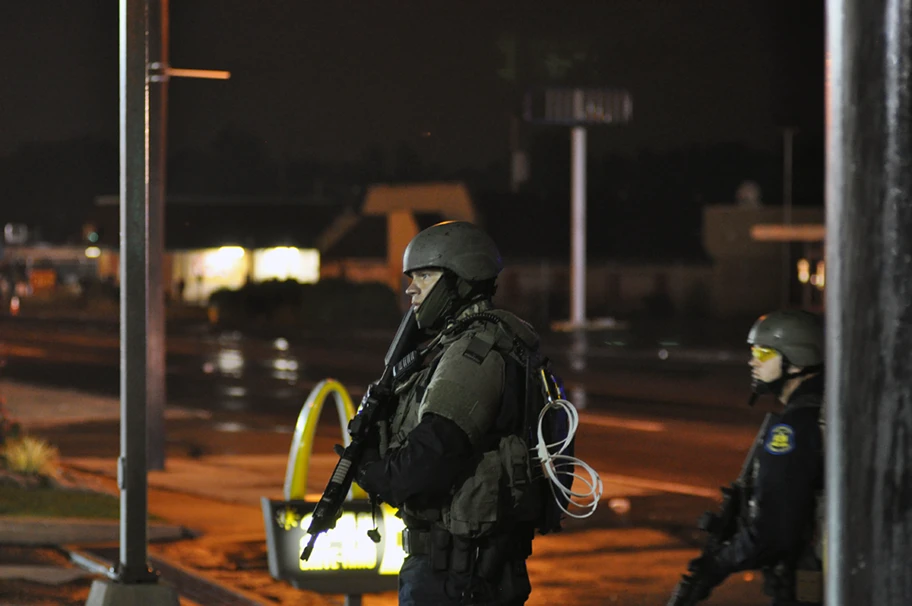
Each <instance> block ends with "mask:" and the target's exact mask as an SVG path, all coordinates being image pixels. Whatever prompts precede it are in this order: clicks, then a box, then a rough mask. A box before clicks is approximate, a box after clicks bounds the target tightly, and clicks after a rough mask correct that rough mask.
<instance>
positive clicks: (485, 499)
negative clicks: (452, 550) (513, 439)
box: [443, 450, 503, 539]
mask: <svg viewBox="0 0 912 606" xmlns="http://www.w3.org/2000/svg"><path fill="white" fill-rule="evenodd" d="M502 479H503V466H502V465H501V462H500V454H499V451H497V450H490V451H488V452H486V453H484V456H483V457H482V459H481V461H480V462H479V463H478V466H477V467H476V468H475V473H474V474H473V475H472V476H471V477H469V478H468V479H467V480H466V481H465V482H463V484H462V485H461V486H460V487H459V489H458V490H456V493H455V494H454V495H453V500H452V502H451V503H450V507H449V511H446V512H444V514H443V524H444V526H445V527H446V529H447V530H449V531H450V532H451V533H452V534H453V535H455V536H457V537H463V538H467V539H476V538H478V537H483V536H487V535H489V534H491V532H492V531H493V530H494V527H495V526H496V525H497V521H498V513H499V511H500V487H501V482H502Z"/></svg>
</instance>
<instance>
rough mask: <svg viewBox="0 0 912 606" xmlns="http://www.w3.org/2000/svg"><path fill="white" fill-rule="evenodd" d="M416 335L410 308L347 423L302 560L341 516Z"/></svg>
mask: <svg viewBox="0 0 912 606" xmlns="http://www.w3.org/2000/svg"><path fill="white" fill-rule="evenodd" d="M417 335H418V325H417V323H416V322H415V310H414V308H411V307H409V310H408V311H407V312H406V313H405V315H404V316H403V317H402V322H400V324H399V329H398V330H397V331H396V336H395V337H393V341H392V343H391V344H390V348H389V350H388V351H387V353H386V356H385V357H384V364H385V366H384V369H383V374H381V375H380V379H379V380H378V381H377V382H376V383H372V384H371V385H370V386H368V388H367V391H366V392H365V394H364V397H363V398H362V399H361V405H360V406H359V407H358V412H357V414H356V415H355V417H354V418H353V419H352V420H351V421H350V422H349V424H348V433H349V435H350V436H351V442H349V444H348V446H346V447H345V450H344V451H343V452H342V455H341V456H340V457H339V462H338V463H336V467H335V469H333V473H332V476H330V479H329V482H328V483H327V485H326V488H325V489H324V491H323V495H322V496H321V497H320V501H319V502H318V503H317V506H316V507H315V508H314V512H313V516H312V517H311V521H310V527H309V528H308V529H307V534H308V535H310V538H309V539H308V541H307V546H306V547H305V548H304V551H303V552H302V553H301V559H302V560H307V559H308V558H310V554H311V553H312V552H313V548H314V545H315V544H316V541H317V538H318V537H319V536H320V535H321V534H323V533H324V532H326V531H328V530H331V529H332V528H334V527H335V525H336V521H337V520H338V519H339V516H340V515H341V514H342V503H343V502H344V501H345V497H346V496H347V495H348V492H349V490H351V485H352V482H353V481H354V478H355V471H356V470H357V469H358V464H359V463H360V462H361V457H362V456H363V454H364V450H365V445H366V443H367V440H368V439H369V436H370V432H371V429H372V428H373V427H374V426H375V425H376V423H377V422H378V421H380V420H383V419H385V418H386V417H387V416H389V414H390V412H391V411H390V410H388V409H389V403H390V400H391V397H390V388H391V386H392V383H393V378H394V376H393V368H394V367H395V366H396V364H397V363H398V362H399V361H400V360H402V359H403V358H404V357H405V356H406V354H408V353H409V352H410V351H411V350H412V348H413V347H414V346H415V344H416V343H415V342H416V337H417Z"/></svg>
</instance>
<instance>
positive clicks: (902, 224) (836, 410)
mask: <svg viewBox="0 0 912 606" xmlns="http://www.w3.org/2000/svg"><path fill="white" fill-rule="evenodd" d="M827 11H828V14H827V21H828V24H827V25H828V27H827V37H828V40H827V47H828V51H829V60H830V68H831V69H830V78H829V85H828V86H829V90H828V95H827V98H828V99H829V107H830V110H829V113H828V116H827V124H828V131H827V208H826V211H827V212H826V216H827V229H826V257H827V258H826V261H827V266H826V270H827V293H826V303H827V364H828V368H827V407H828V410H827V433H826V451H827V452H826V456H827V470H826V474H827V478H826V486H827V498H826V503H827V520H826V529H827V554H826V555H827V567H828V568H827V573H828V574H827V575H826V597H825V602H826V604H827V605H828V606H849V605H851V606H854V605H856V604H877V606H906V605H908V604H912V576H910V575H909V574H907V571H908V566H909V562H910V561H912V447H910V436H912V405H910V404H912V373H910V370H909V369H910V368H912V313H910V300H912V123H910V121H912V119H910V117H912V90H910V75H912V35H910V31H912V5H910V4H909V3H908V2H901V1H900V0H828V4H827Z"/></svg>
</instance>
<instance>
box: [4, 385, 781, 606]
mask: <svg viewBox="0 0 912 606" xmlns="http://www.w3.org/2000/svg"><path fill="white" fill-rule="evenodd" d="M0 390H2V393H4V394H5V395H6V397H7V400H8V406H9V407H10V409H11V412H12V413H13V416H16V417H18V418H20V419H21V420H22V421H23V423H24V425H25V426H26V428H27V429H29V430H30V431H31V432H32V433H35V434H36V435H39V436H40V435H41V433H42V432H43V431H50V430H51V429H52V428H53V426H54V425H55V424H59V423H63V424H65V426H66V427H71V428H73V430H74V431H78V427H79V426H78V423H79V422H80V421H88V420H97V419H98V418H99V417H104V418H110V417H111V415H114V416H115V417H116V411H117V410H118V402H117V399H116V398H111V397H106V396H97V395H87V394H80V393H78V392H73V391H71V390H61V389H52V388H46V387H36V386H34V385H25V384H20V383H16V384H14V383H11V382H2V383H0ZM63 413H65V414H63ZM169 414H171V415H177V416H179V417H180V416H182V415H186V416H191V417H192V416H193V415H194V414H197V413H195V412H194V411H182V410H173V411H171V412H170V413H169ZM58 415H59V416H58ZM55 419H56V420H55ZM58 429H59V428H58ZM327 445H328V442H326V441H325V440H324V441H323V442H321V443H319V444H318V448H317V450H316V454H315V455H314V457H313V459H312V463H313V465H312V468H311V473H310V475H309V478H308V489H309V492H310V493H312V494H318V493H319V491H320V490H321V489H322V487H323V485H324V483H325V480H326V477H327V476H328V474H329V473H330V470H331V468H332V465H333V464H334V459H333V457H332V455H329V454H326V453H327V452H328V448H327ZM286 463H287V457H285V456H284V455H276V454H265V455H264V454H258V455H251V454H244V453H238V454H232V455H224V454H223V455H204V456H198V457H190V456H177V457H169V459H168V462H167V466H166V469H165V470H164V471H152V472H150V473H149V476H148V481H149V487H150V489H149V511H150V514H151V515H153V516H155V517H156V518H157V519H159V520H162V521H164V523H163V525H162V526H161V527H162V528H169V529H171V532H172V536H155V537H154V538H155V539H156V540H155V541H154V542H152V543H151V545H150V548H149V551H150V554H151V555H153V556H154V557H156V558H159V559H160V561H164V562H169V563H173V564H174V565H176V566H179V567H180V568H181V569H182V570H184V571H186V572H187V573H188V574H192V575H197V576H199V577H200V578H202V579H205V580H207V581H210V582H213V583H217V584H219V585H221V586H224V587H226V588H229V589H231V590H232V591H234V592H236V593H237V594H239V595H243V596H245V597H247V598H248V599H249V600H250V602H251V603H263V604H305V605H310V604H313V605H318V604H319V605H323V604H326V605H328V604H342V603H343V599H344V598H343V596H324V595H319V594H315V593H312V592H307V591H302V590H298V589H294V588H292V587H290V586H289V585H287V584H286V583H283V582H279V581H276V580H274V579H272V578H271V577H269V574H268V569H267V567H266V561H265V560H266V557H265V537H264V529H263V515H262V512H261V509H260V505H259V499H260V497H262V496H268V497H279V496H281V492H282V483H283V481H284V475H285V466H286ZM62 464H63V466H65V467H66V468H68V469H69V470H70V472H71V473H72V474H75V475H77V476H80V477H83V478H85V479H86V480H87V481H88V482H90V483H92V485H93V486H95V487H96V488H97V489H99V490H106V491H108V492H110V493H112V494H117V487H116V461H115V458H114V457H104V456H80V457H66V458H64V459H63V460H62ZM712 504H713V503H712V501H711V500H710V499H708V498H706V497H700V496H695V495H689V496H686V495H681V494H676V493H674V492H668V491H664V490H661V489H658V488H656V485H655V484H649V485H647V486H646V487H644V486H643V485H642V484H637V483H635V482H631V481H630V479H629V478H625V477H623V476H618V477H614V476H612V478H611V481H609V482H606V485H605V494H604V496H603V502H602V504H601V507H600V509H599V511H598V512H597V513H596V515H595V516H593V518H591V519H590V520H586V521H583V522H578V521H571V522H570V523H568V525H567V526H568V528H567V530H566V531H565V532H563V533H559V534H556V535H550V536H545V537H539V538H537V539H536V541H535V553H534V555H533V557H532V558H531V559H530V561H529V570H530V574H531V576H532V580H533V586H534V590H533V595H532V597H531V598H530V600H529V604H530V605H532V606H539V605H545V604H549V605H550V604H575V605H580V606H590V605H591V606H597V605H598V606H601V605H622V606H635V605H643V606H646V605H649V606H653V605H657V606H663V605H664V604H665V603H666V602H667V599H668V596H669V594H670V592H671V590H672V588H673V587H674V585H675V583H676V582H677V580H678V578H679V575H680V573H681V572H682V571H683V570H684V567H685V565H686V562H687V561H688V560H689V559H690V558H692V557H695V556H696V555H697V548H696V545H697V543H696V542H695V540H694V533H693V532H690V531H688V529H686V528H684V524H683V523H681V522H680V520H682V519H685V520H686V519H690V520H695V519H696V515H697V514H698V513H699V512H700V511H702V510H703V509H705V508H706V507H707V506H710V505H712ZM670 512H671V513H670ZM669 520H672V521H671V522H669ZM17 523H18V524H19V526H17ZM29 524H34V526H32V527H29V526H28V525H29ZM54 527H56V529H57V531H59V535H58V536H56V538H55V537H47V536H46V537H45V538H44V539H42V541H41V542H46V543H49V544H54V545H58V546H65V547H67V548H73V547H77V548H80V549H82V548H87V546H91V545H98V544H106V545H111V544H116V540H113V541H112V536H111V529H112V526H111V525H110V524H107V525H106V524H99V525H98V528H97V530H98V534H97V535H96V536H91V537H90V536H86V535H85V534H81V533H82V532H83V531H85V529H86V526H85V525H80V524H70V523H62V524H60V523H58V524H51V523H49V522H47V521H44V520H12V521H11V520H9V519H8V518H7V519H3V520H0V546H2V548H3V549H9V548H12V545H13V544H14V543H22V542H23V541H22V540H21V533H22V532H23V530H24V531H25V532H26V534H27V533H28V532H29V528H34V529H35V532H37V530H38V529H39V528H43V529H44V531H45V532H47V531H48V529H52V528H54ZM155 527H156V526H155V525H153V528H155ZM13 529H15V530H16V531H17V532H19V533H20V534H19V535H16V534H15V533H14V532H13ZM77 531H78V532H77ZM175 534H176V535H177V536H174V535H175ZM17 536H18V537H19V538H17ZM187 537H190V538H187ZM159 539H169V540H159ZM15 566H20V568H18V569H17V568H15ZM26 568H28V573H29V574H28V576H29V578H30V579H32V580H31V581H27V582H26V581H17V582H15V587H16V588H17V589H16V591H17V592H18V597H17V598H16V599H17V600H19V601H14V602H10V603H21V604H28V603H47V602H42V601H41V600H40V598H37V597H36V598H35V599H36V600H38V601H33V602H30V601H28V600H29V599H31V598H29V595H28V594H29V587H32V588H33V589H35V591H34V592H33V593H34V594H35V595H38V594H40V591H38V588H39V587H40V586H42V582H37V583H36V582H35V580H34V579H35V576H34V574H35V572H36V569H35V567H34V566H33V567H29V566H24V567H23V566H22V565H18V564H15V563H4V564H2V565H0V579H2V582H0V588H2V587H6V586H7V583H12V582H13V581H12V580H11V579H12V578H14V577H16V575H19V578H20V579H21V578H22V577H23V576H26V575H25V573H24V572H23V571H24V570H25V569H26ZM39 568H40V567H39ZM45 569H46V576H45V578H44V581H43V582H56V583H58V584H62V585H63V586H68V584H69V585H73V588H74V591H76V590H81V588H84V585H85V581H84V580H80V579H68V575H70V574H75V573H72V572H70V573H61V572H60V570H61V569H63V570H74V567H73V565H72V564H66V565H59V566H46V567H45ZM38 572H39V573H40V572H41V571H40V570H39V571H38ZM4 575H5V576H4ZM40 576H41V575H40V574H39V577H40ZM2 596H3V593H2V589H0V599H2ZM51 603H53V602H51ZM60 603H63V602H60ZM184 603H185V604H192V602H189V601H187V600H185V602H184ZM213 603H214V602H213ZM363 603H364V604H365V605H368V606H392V605H394V604H395V603H396V598H395V594H394V593H386V594H379V595H372V596H364V599H363ZM764 603H766V602H765V600H764V598H763V597H762V595H761V592H760V587H759V582H758V579H757V578H756V577H755V576H754V575H753V574H750V573H749V574H746V575H738V576H736V577H733V578H731V579H729V581H728V582H726V583H725V584H724V585H723V586H722V587H721V588H720V589H719V590H718V591H717V592H716V594H715V595H714V596H713V598H712V599H711V600H710V601H707V602H706V604H709V605H716V606H735V605H738V606H759V605H760V604H764Z"/></svg>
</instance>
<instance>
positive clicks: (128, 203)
mask: <svg viewBox="0 0 912 606" xmlns="http://www.w3.org/2000/svg"><path fill="white" fill-rule="evenodd" d="M146 27H147V14H146V4H145V2H144V1H143V0H120V88H121V100H120V459H119V460H118V483H119V485H120V566H119V570H118V577H119V578H118V580H119V581H120V582H122V583H126V584H131V583H145V582H151V581H154V580H155V576H154V575H153V573H152V572H151V571H150V570H149V566H148V563H147V553H146V542H147V532H146V531H147V528H146V521H147V513H148V511H147V508H148V494H147V485H146V396H147V392H146V352H147V348H146V345H147V344H146V334H147V332H146V331H147V325H146V318H147V317H148V316H147V314H148V308H149V266H148V257H147V245H148V241H147V238H148V215H147V213H148V206H147V202H148V198H147V196H148V192H149V190H148V187H149V173H148V153H149V148H148V145H149V140H148V134H147V133H148V126H149V114H148V107H149V99H148V94H149V89H148V85H147V83H146Z"/></svg>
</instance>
